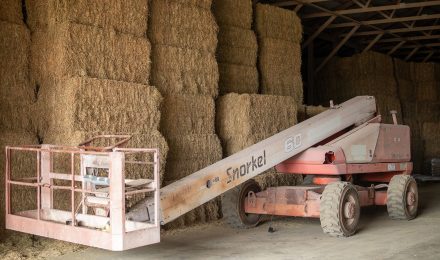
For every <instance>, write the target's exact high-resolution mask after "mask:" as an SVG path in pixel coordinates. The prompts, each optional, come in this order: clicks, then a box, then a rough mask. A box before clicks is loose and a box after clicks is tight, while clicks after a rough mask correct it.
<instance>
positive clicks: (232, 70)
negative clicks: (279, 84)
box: [213, 0, 259, 94]
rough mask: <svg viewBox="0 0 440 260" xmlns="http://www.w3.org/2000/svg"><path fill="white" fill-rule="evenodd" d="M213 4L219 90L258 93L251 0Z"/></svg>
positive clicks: (255, 44)
mask: <svg viewBox="0 0 440 260" xmlns="http://www.w3.org/2000/svg"><path fill="white" fill-rule="evenodd" d="M213 6H214V8H213V11H214V15H215V18H216V20H217V23H218V24H219V35H218V47H217V61H218V62H219V72H220V79H219V89H220V93H221V94H226V93H231V92H235V93H258V85H259V84H258V70H257V52H258V45H257V38H256V36H255V33H254V31H253V30H251V26H252V1H251V0H239V1H230V0H227V1H224V0H217V1H214V5H213Z"/></svg>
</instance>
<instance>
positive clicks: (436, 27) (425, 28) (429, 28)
mask: <svg viewBox="0 0 440 260" xmlns="http://www.w3.org/2000/svg"><path fill="white" fill-rule="evenodd" d="M432 30H440V25H433V26H420V27H411V28H399V29H389V30H384V31H387V32H389V33H406V32H418V31H432ZM381 33H383V31H382V30H373V31H366V32H357V33H355V34H353V37H357V36H368V35H376V34H381ZM345 35H346V34H342V35H341V37H344V36H345Z"/></svg>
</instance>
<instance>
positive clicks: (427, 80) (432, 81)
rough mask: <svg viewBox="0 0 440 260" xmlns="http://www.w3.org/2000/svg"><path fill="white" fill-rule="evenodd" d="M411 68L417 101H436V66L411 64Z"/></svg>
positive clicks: (437, 77) (437, 83)
mask: <svg viewBox="0 0 440 260" xmlns="http://www.w3.org/2000/svg"><path fill="white" fill-rule="evenodd" d="M411 66H412V71H411V72H412V79H413V81H414V85H415V92H416V93H415V94H416V98H417V100H418V101H432V102H435V101H438V99H439V95H440V92H439V90H438V89H439V88H440V83H439V78H440V76H438V75H436V70H435V66H436V65H435V64H434V63H411Z"/></svg>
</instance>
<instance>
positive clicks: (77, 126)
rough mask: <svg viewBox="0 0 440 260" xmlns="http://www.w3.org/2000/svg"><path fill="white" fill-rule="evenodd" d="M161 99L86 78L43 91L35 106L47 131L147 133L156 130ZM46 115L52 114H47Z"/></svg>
mask: <svg viewBox="0 0 440 260" xmlns="http://www.w3.org/2000/svg"><path fill="white" fill-rule="evenodd" d="M161 102H162V97H161V95H160V93H159V91H157V90H156V89H155V88H153V87H149V86H146V85H141V84H135V83H127V82H121V81H114V80H100V79H91V78H85V77H74V78H70V79H66V80H65V81H62V82H60V83H59V84H57V85H55V86H53V87H51V88H48V89H45V90H44V91H43V93H42V97H41V99H40V100H39V103H37V105H38V107H39V111H40V115H41V116H40V118H39V121H40V122H43V123H42V124H41V125H39V126H38V128H39V130H40V132H41V134H42V135H44V134H45V133H46V131H52V132H54V131H55V132H60V131H86V132H96V131H102V132H109V133H113V132H134V133H139V132H147V131H148V130H149V129H158V128H159V121H160V112H159V107H160V104H161ZM48 111H51V112H50V113H49V114H48Z"/></svg>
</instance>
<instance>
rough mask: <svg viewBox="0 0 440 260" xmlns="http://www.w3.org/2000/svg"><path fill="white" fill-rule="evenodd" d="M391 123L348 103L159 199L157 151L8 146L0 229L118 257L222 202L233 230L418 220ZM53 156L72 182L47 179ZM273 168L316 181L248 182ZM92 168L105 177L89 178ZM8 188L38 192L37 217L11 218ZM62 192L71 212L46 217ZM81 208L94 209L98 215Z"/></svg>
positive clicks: (358, 101)
mask: <svg viewBox="0 0 440 260" xmlns="http://www.w3.org/2000/svg"><path fill="white" fill-rule="evenodd" d="M393 119H394V124H381V123H380V120H381V117H380V115H376V103H375V99H374V97H371V96H359V97H355V98H352V99H350V100H348V101H346V102H344V103H342V104H340V105H336V106H332V107H331V108H330V109H329V110H327V111H325V112H323V113H321V114H319V115H317V116H315V117H312V118H310V119H308V120H306V121H304V122H301V123H299V124H297V125H295V126H292V127H290V128H288V129H286V130H284V131H282V132H280V133H278V134H275V135H273V136H271V137H269V138H267V139H265V140H263V141H261V142H259V143H257V144H254V145H252V146H250V147H248V148H246V149H244V150H242V151H240V152H238V153H236V154H233V155H231V156H229V157H227V158H225V159H223V160H221V161H218V162H217V163H214V164H212V165H210V166H208V167H206V168H204V169H201V170H200V171H197V172H195V173H193V174H191V175H189V176H187V177H185V178H182V179H181V180H179V181H176V182H174V183H172V184H170V185H167V186H165V187H163V188H161V189H160V194H159V182H158V157H157V152H158V151H157V150H155V149H130V148H121V146H122V145H124V144H125V143H126V141H127V140H125V139H124V140H123V141H120V142H118V143H116V145H113V146H110V147H104V148H102V147H101V148H99V147H91V146H90V143H91V141H93V140H91V141H90V140H89V141H88V142H86V143H85V144H82V145H80V146H79V147H54V146H47V145H43V146H33V147H7V148H6V156H7V160H6V161H7V163H6V165H7V166H6V198H7V205H6V210H7V212H6V213H7V214H6V226H7V228H9V229H13V230H17V231H21V232H26V233H31V234H36V235H40V236H46V237H51V238H56V239H62V240H66V241H70V242H75V243H81V244H85V245H89V246H95V247H101V248H105V249H109V250H125V249H129V248H134V247H138V246H142V245H147V244H152V243H156V242H159V241H160V227H159V224H162V225H163V224H166V223H168V222H170V221H172V220H174V219H176V218H177V217H179V216H181V215H183V214H185V213H186V212H188V211H190V210H192V209H194V208H196V207H197V206H200V205H202V204H204V203H206V202H207V201H209V200H211V199H213V198H215V197H217V196H219V195H222V194H224V198H223V200H222V204H223V205H222V207H223V209H224V214H223V215H224V218H225V219H226V220H227V221H228V222H229V223H231V224H233V225H235V226H244V227H250V226H255V225H257V224H258V223H259V222H260V220H261V219H262V216H263V215H283V216H301V217H315V218H320V220H321V226H322V228H323V230H324V232H325V233H328V234H330V235H334V236H350V235H352V234H354V233H355V232H356V229H357V224H358V220H359V216H360V207H361V206H369V205H387V208H388V212H389V215H390V216H391V217H392V218H395V219H412V218H414V217H415V216H416V214H417V205H418V193H417V185H416V182H415V181H414V179H413V178H412V177H411V176H410V174H411V171H412V163H411V162H410V130H409V127H408V126H404V125H398V124H397V120H396V117H395V113H394V114H393ZM113 137H114V136H113ZM12 151H14V152H16V151H33V152H35V153H36V154H37V176H36V178H35V179H32V181H29V179H26V180H23V179H21V180H14V179H13V178H12V174H11V162H10V161H11V153H12ZM149 152H150V153H153V161H152V162H140V161H133V160H127V158H128V157H129V156H130V155H133V154H135V153H149ZM53 153H67V154H70V156H71V172H70V174H61V173H55V172H53V171H52V170H51V163H52V162H51V158H52V157H51V156H50V155H51V154H53ZM75 155H77V156H79V158H80V159H79V161H80V169H81V170H80V173H79V174H78V173H75V166H74V158H75ZM130 163H135V164H142V165H146V166H153V169H154V176H155V177H154V180H142V179H140V180H126V179H125V177H124V171H125V170H124V169H125V167H126V166H127V165H128V164H130ZM271 167H276V169H277V171H278V172H281V173H285V174H305V175H313V176H314V178H313V184H312V185H305V186H292V187H290V186H287V187H272V188H268V189H266V190H264V191H262V190H261V188H260V187H259V186H258V184H257V183H256V182H255V181H253V180H252V178H253V177H255V176H257V175H258V174H260V173H262V172H264V171H266V170H268V169H269V168H271ZM97 168H99V169H104V170H105V172H106V173H107V175H105V174H104V177H102V176H101V177H100V176H97V175H96V174H93V172H94V171H90V170H91V169H92V170H93V169H97ZM53 179H64V180H70V184H71V185H70V187H68V188H66V187H59V186H58V187H57V186H56V185H54V184H53V183H54V182H53ZM124 183H125V185H124ZM13 185H27V186H32V187H35V188H36V189H37V209H33V210H26V211H19V212H13V211H12V210H11V209H12V208H11V205H10V190H11V186H13ZM97 187H101V188H98V189H97ZM60 188H61V189H68V190H70V191H71V200H72V202H71V210H70V212H69V211H63V210H57V209H54V208H53V198H52V196H53V195H52V193H53V190H54V189H60ZM76 193H80V194H81V196H80V198H81V201H82V202H83V203H82V205H83V207H82V211H81V213H80V212H79V211H78V207H75V197H76V196H77V194H76ZM135 194H144V195H145V199H143V200H141V201H139V202H138V203H137V204H136V205H134V206H133V207H130V208H126V207H125V198H126V197H127V196H133V195H135ZM87 203H89V204H87ZM86 204H87V205H92V206H95V208H98V210H94V213H95V214H94V213H93V212H91V211H90V210H88V208H87V207H85V205H86ZM96 213H99V214H96ZM66 223H67V224H66Z"/></svg>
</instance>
